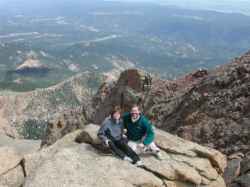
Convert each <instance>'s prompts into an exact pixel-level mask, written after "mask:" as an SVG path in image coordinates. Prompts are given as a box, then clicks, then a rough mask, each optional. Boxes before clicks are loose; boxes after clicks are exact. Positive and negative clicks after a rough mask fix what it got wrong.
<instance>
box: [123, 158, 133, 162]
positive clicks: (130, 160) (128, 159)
mask: <svg viewBox="0 0 250 187" xmlns="http://www.w3.org/2000/svg"><path fill="white" fill-rule="evenodd" d="M123 160H126V161H128V162H130V163H132V162H133V160H132V159H131V158H130V157H128V156H125V157H124V158H123Z"/></svg>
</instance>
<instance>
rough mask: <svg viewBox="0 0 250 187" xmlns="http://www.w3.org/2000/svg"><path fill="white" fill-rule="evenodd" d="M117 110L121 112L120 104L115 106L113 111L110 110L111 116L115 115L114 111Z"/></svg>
mask: <svg viewBox="0 0 250 187" xmlns="http://www.w3.org/2000/svg"><path fill="white" fill-rule="evenodd" d="M116 112H120V113H121V107H120V106H114V107H113V108H112V109H111V111H110V115H111V117H113V115H114V113H116Z"/></svg>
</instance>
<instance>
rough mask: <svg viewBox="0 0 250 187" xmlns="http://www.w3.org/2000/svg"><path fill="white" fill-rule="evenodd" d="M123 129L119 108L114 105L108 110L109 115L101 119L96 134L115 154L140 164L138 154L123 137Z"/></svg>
mask: <svg viewBox="0 0 250 187" xmlns="http://www.w3.org/2000/svg"><path fill="white" fill-rule="evenodd" d="M123 129H124V128H123V122H122V120H121V109H120V107H117V106H116V107H114V108H113V109H112V111H111V112H110V116H109V117H107V118H106V119H105V120H104V121H103V123H102V126H101V128H100V129H99V131H98V134H97V135H98V137H99V138H100V139H101V141H102V142H103V143H104V145H105V146H107V147H109V148H110V149H111V150H112V152H113V153H114V154H115V155H117V156H118V157H120V158H121V159H123V160H128V161H130V162H132V163H133V164H135V165H137V166H140V165H142V162H141V160H140V158H139V156H138V155H137V154H136V153H135V152H134V151H133V150H132V149H131V148H130V147H129V146H128V145H127V140H126V139H125V138H124V137H123Z"/></svg>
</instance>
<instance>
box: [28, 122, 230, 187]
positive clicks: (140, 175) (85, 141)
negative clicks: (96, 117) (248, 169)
mask: <svg viewBox="0 0 250 187" xmlns="http://www.w3.org/2000/svg"><path fill="white" fill-rule="evenodd" d="M98 129H99V126H97V125H93V124H89V125H87V126H86V127H85V128H84V129H83V130H77V131H74V132H72V133H69V134H67V135H66V136H64V137H63V138H62V139H59V140H58V141H57V142H55V143H54V144H53V145H51V146H49V147H47V148H44V149H42V150H41V151H39V152H36V153H32V154H28V155H26V157H25V163H26V164H25V169H26V171H27V177H26V181H25V183H24V187H31V186H32V187H40V186H51V187H54V186H107V187H109V186H116V187H120V186H121V187H130V186H131V187H139V186H140V187H141V186H145V187H158V186H159V187H166V186H167V187H172V186H173V187H196V186H200V187H225V183H224V180H223V178H222V176H221V175H222V173H223V171H224V168H225V167H226V158H225V156H224V155H223V154H221V153H220V152H218V151H216V150H214V149H209V148H205V147H202V146H200V145H198V144H195V143H192V142H189V141H186V140H183V139H181V138H178V137H177V136H173V135H170V134H168V133H166V132H163V131H160V130H157V135H156V137H157V138H156V143H157V144H158V145H159V147H160V148H161V150H162V156H163V160H158V159H156V158H155V157H154V156H152V155H146V154H144V155H141V158H142V160H143V162H144V167H141V168H139V167H135V166H134V165H132V164H130V163H129V162H127V161H123V160H120V159H118V158H116V157H114V156H113V155H107V154H103V153H102V152H101V151H100V150H98V149H97V148H96V147H98V145H100V141H99V140H98V138H97V136H96V133H97V131H98ZM76 140H77V142H78V143H76Z"/></svg>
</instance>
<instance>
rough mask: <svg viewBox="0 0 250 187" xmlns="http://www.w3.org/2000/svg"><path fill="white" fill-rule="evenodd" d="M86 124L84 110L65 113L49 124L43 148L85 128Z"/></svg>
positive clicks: (43, 139)
mask: <svg viewBox="0 0 250 187" xmlns="http://www.w3.org/2000/svg"><path fill="white" fill-rule="evenodd" d="M86 123H87V122H86V118H85V116H84V115H83V111H82V110H79V111H76V110H74V111H72V110H70V111H67V112H65V113H63V114H62V115H61V116H59V117H58V118H56V119H54V120H51V121H49V122H48V125H47V128H46V132H45V134H44V136H43V137H42V144H41V146H48V145H51V144H53V143H55V142H56V141H57V140H59V139H61V138H62V137H63V136H65V135H66V134H68V133H70V132H73V131H75V130H77V129H82V128H84V126H85V124H86Z"/></svg>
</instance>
